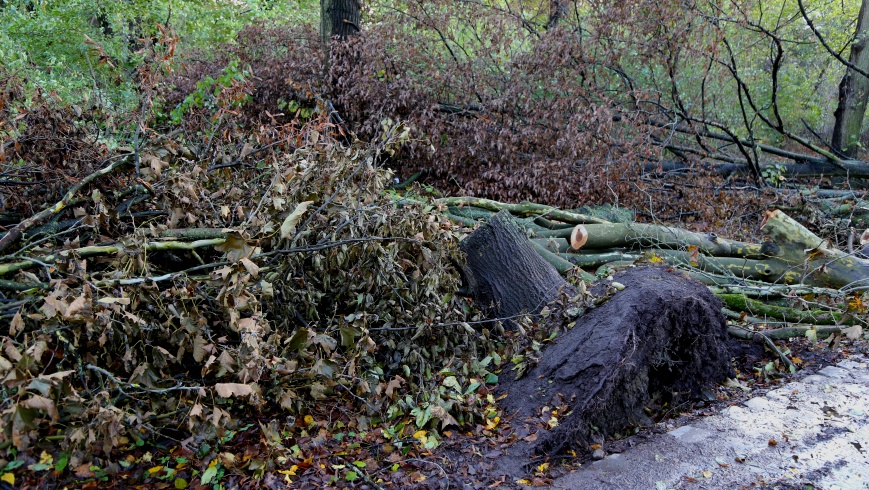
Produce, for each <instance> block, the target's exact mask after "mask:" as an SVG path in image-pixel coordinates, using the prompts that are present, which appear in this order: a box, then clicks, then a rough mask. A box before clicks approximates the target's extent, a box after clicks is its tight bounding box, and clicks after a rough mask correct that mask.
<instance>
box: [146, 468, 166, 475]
mask: <svg viewBox="0 0 869 490" xmlns="http://www.w3.org/2000/svg"><path fill="white" fill-rule="evenodd" d="M162 470H163V466H154V467H151V468H148V473H150V474H152V475H153V474H154V473H159V472H160V471H162Z"/></svg>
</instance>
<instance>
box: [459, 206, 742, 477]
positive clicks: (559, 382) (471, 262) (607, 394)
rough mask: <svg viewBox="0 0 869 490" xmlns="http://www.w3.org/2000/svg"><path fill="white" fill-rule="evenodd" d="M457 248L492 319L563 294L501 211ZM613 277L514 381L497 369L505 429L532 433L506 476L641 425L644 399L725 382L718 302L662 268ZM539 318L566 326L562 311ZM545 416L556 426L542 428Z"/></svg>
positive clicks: (682, 395)
mask: <svg viewBox="0 0 869 490" xmlns="http://www.w3.org/2000/svg"><path fill="white" fill-rule="evenodd" d="M461 248H462V250H463V251H464V252H465V253H466V254H467V255H468V257H467V267H466V273H467V276H468V281H469V282H470V283H471V288H472V289H473V292H474V294H475V297H477V298H478V301H481V302H482V303H483V304H484V305H489V304H495V305H496V307H495V309H494V310H493V311H492V313H494V314H497V315H510V314H516V313H519V312H521V311H522V310H525V311H528V312H529V313H532V314H533V313H537V312H539V311H540V309H542V308H543V306H545V305H546V304H547V301H551V300H554V299H556V298H557V297H558V290H559V289H560V288H572V286H570V285H568V284H566V283H565V281H564V280H563V279H561V277H560V276H559V275H558V273H557V272H556V270H555V268H554V267H553V266H551V265H550V264H549V263H547V262H546V261H544V260H542V259H541V258H540V256H539V255H537V254H536V253H535V252H534V249H533V248H532V247H531V246H530V245H529V241H528V239H527V238H526V237H525V235H524V234H523V233H521V232H520V231H519V227H518V225H517V224H516V223H515V221H513V219H512V218H510V216H509V215H507V214H506V213H500V214H498V215H497V216H495V217H494V218H493V219H490V220H489V221H487V222H486V224H484V225H483V226H481V227H480V228H478V229H477V230H475V231H474V232H473V233H472V234H471V235H470V236H469V237H468V238H467V239H466V240H465V241H463V242H462V244H461ZM615 280H616V281H618V282H619V283H621V284H623V285H625V288H624V289H623V290H622V291H619V292H618V293H616V294H615V295H614V296H613V297H612V298H610V299H609V300H608V301H607V302H606V303H604V304H603V305H602V306H600V307H598V308H595V309H592V310H590V311H589V312H587V313H586V314H585V315H583V316H581V317H580V318H579V319H577V320H576V324H575V326H574V327H573V328H572V329H569V328H566V325H560V327H562V328H561V331H562V332H563V333H562V334H561V335H559V337H557V338H556V339H555V341H554V342H552V343H550V344H548V345H547V346H546V347H545V348H544V350H543V351H542V352H541V355H540V360H539V362H538V364H537V365H536V366H534V367H532V368H531V369H530V370H529V371H528V373H527V374H526V375H525V376H524V377H522V378H519V379H514V375H513V371H511V370H510V366H509V365H507V366H504V367H503V368H502V371H501V375H500V385H499V387H498V388H497V389H498V391H499V392H500V393H503V394H506V398H504V400H503V401H502V404H503V407H504V408H505V410H506V411H507V412H508V413H513V414H516V415H515V416H514V419H513V422H512V427H513V428H514V429H517V430H523V431H527V432H531V433H536V434H537V436H536V437H521V438H520V439H519V440H518V441H517V442H516V443H515V444H514V445H513V446H512V447H511V448H510V449H509V451H508V455H507V456H506V457H505V458H504V459H502V460H499V462H497V464H496V466H497V467H499V468H501V469H502V470H507V469H508V468H509V467H510V466H512V465H515V464H524V462H525V461H528V458H530V457H532V456H533V455H535V454H546V455H554V454H556V453H559V452H561V451H564V450H567V449H574V450H577V451H579V452H584V451H588V450H589V446H590V445H591V444H593V443H594V442H596V441H599V440H600V439H601V438H605V437H607V436H612V435H614V434H616V433H620V432H622V431H623V430H625V429H628V428H630V427H632V426H637V425H648V424H650V419H649V417H648V415H647V414H646V412H645V408H646V406H647V405H648V404H649V403H650V402H651V401H653V400H654V401H656V402H657V403H658V404H660V405H663V404H664V403H668V404H670V406H673V405H674V404H677V403H681V402H683V401H685V400H687V399H690V398H693V397H699V396H701V395H702V394H703V393H704V392H705V390H708V389H709V388H712V387H713V386H714V385H715V384H716V383H720V382H722V381H723V380H724V379H726V378H727V377H729V376H732V374H733V373H732V367H731V364H730V358H731V356H730V351H729V349H728V344H727V342H728V337H727V324H726V321H725V318H724V316H723V315H722V313H721V301H720V300H719V299H718V298H716V297H715V296H714V295H713V294H712V293H711V292H710V291H709V290H708V289H707V288H706V287H705V286H704V285H703V284H701V283H699V282H697V281H694V280H692V279H690V278H688V277H686V276H685V275H683V274H679V273H674V272H672V270H671V269H668V268H664V267H645V268H631V269H628V270H626V271H625V272H622V273H620V274H618V275H616V276H615ZM547 318H548V319H547V321H549V322H564V323H567V319H566V318H564V317H563V316H562V315H558V314H555V315H549V316H548V317H547ZM565 405H566V407H565ZM552 410H556V412H557V413H558V415H557V419H558V420H557V422H558V423H557V424H547V423H546V421H547V420H551V418H552V417H553V416H554V415H553V412H552ZM523 425H524V426H525V427H524V428H522V429H520V427H522V426H523ZM496 469H497V468H496Z"/></svg>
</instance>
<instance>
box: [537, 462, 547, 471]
mask: <svg viewBox="0 0 869 490" xmlns="http://www.w3.org/2000/svg"><path fill="white" fill-rule="evenodd" d="M548 469H549V463H543V464H540V465H537V471H539V472H541V473H543V472H544V471H546V470H548Z"/></svg>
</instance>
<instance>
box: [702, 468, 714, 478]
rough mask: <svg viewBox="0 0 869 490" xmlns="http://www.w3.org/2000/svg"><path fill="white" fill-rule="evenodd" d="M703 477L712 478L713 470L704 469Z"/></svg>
mask: <svg viewBox="0 0 869 490" xmlns="http://www.w3.org/2000/svg"><path fill="white" fill-rule="evenodd" d="M703 478H712V472H711V471H709V470H706V471H704V472H703Z"/></svg>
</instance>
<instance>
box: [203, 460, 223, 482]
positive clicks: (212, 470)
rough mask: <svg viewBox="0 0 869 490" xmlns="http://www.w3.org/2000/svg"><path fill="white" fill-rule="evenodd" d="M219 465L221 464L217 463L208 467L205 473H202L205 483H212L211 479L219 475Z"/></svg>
mask: <svg viewBox="0 0 869 490" xmlns="http://www.w3.org/2000/svg"><path fill="white" fill-rule="evenodd" d="M218 466H220V465H219V464H216V465H214V466H209V467H208V469H207V470H205V473H203V474H202V484H203V485H208V484H209V483H211V480H213V479H214V477H215V476H217V467H218Z"/></svg>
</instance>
